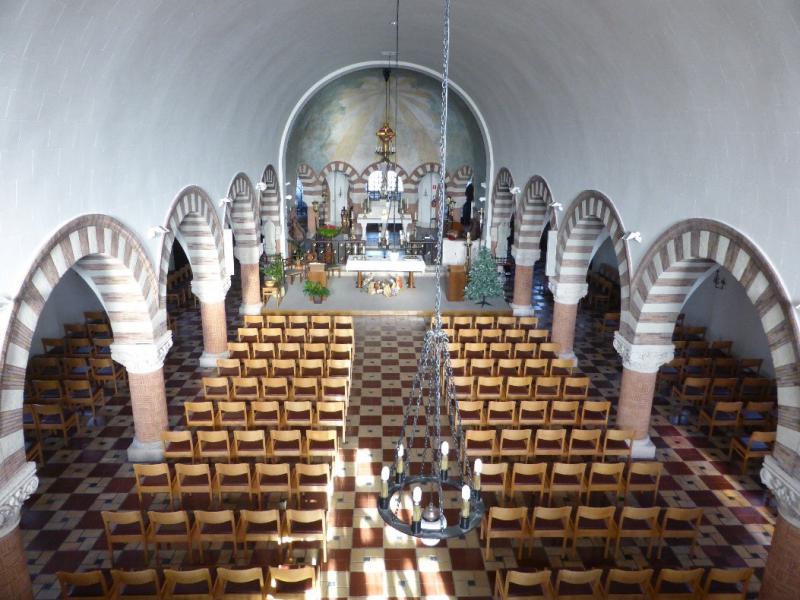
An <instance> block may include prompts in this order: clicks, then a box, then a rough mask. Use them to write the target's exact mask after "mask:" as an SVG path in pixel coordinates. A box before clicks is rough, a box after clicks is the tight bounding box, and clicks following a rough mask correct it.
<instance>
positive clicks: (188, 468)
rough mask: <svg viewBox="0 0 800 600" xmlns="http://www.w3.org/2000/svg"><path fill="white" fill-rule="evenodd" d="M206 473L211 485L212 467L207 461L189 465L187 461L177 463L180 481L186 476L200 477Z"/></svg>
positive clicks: (176, 474)
mask: <svg viewBox="0 0 800 600" xmlns="http://www.w3.org/2000/svg"><path fill="white" fill-rule="evenodd" d="M202 475H205V476H206V478H207V480H208V485H211V469H210V467H209V466H208V465H207V464H205V463H200V464H196V465H189V464H186V463H177V464H176V465H175V477H176V478H177V479H178V482H180V481H181V480H182V479H183V478H184V477H199V476H202Z"/></svg>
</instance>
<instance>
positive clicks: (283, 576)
mask: <svg viewBox="0 0 800 600" xmlns="http://www.w3.org/2000/svg"><path fill="white" fill-rule="evenodd" d="M269 587H270V589H272V590H275V592H274V594H275V595H274V598H280V599H281V600H308V599H311V598H313V599H315V600H316V599H318V598H320V590H319V580H318V579H317V571H316V568H315V567H291V568H288V567H269Z"/></svg>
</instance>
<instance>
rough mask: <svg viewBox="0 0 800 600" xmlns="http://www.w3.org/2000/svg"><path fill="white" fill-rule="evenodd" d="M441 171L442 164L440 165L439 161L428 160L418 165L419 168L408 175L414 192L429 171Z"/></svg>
mask: <svg viewBox="0 0 800 600" xmlns="http://www.w3.org/2000/svg"><path fill="white" fill-rule="evenodd" d="M441 172H442V165H440V164H439V163H438V162H426V163H422V164H421V165H419V166H417V168H416V169H414V170H413V171H411V174H410V175H409V176H408V180H409V182H410V183H411V184H412V185H413V186H414V193H416V190H417V187H418V186H419V183H420V182H421V181H422V178H423V177H425V175H427V174H428V173H441Z"/></svg>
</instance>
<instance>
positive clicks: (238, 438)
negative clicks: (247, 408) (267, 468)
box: [233, 405, 277, 460]
mask: <svg viewBox="0 0 800 600" xmlns="http://www.w3.org/2000/svg"><path fill="white" fill-rule="evenodd" d="M275 412H276V413H277V405H276V408H275ZM251 416H252V415H251ZM276 427H277V425H276ZM233 454H234V456H235V457H236V459H237V460H240V459H242V458H254V459H256V460H265V459H266V458H267V438H266V435H265V433H264V430H263V429H254V430H253V431H247V430H244V429H236V430H235V431H234V432H233Z"/></svg>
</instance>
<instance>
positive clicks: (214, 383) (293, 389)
mask: <svg viewBox="0 0 800 600" xmlns="http://www.w3.org/2000/svg"><path fill="white" fill-rule="evenodd" d="M276 369H277V367H275V366H274V365H273V371H276ZM286 369H287V371H289V372H292V371H293V369H294V365H293V364H292V365H288V366H287V367H286ZM276 372H281V373H282V374H281V375H280V376H274V377H233V378H231V380H230V383H231V385H229V382H228V378H227V377H214V378H206V379H211V382H210V383H209V382H208V381H204V382H203V395H204V397H205V398H206V399H207V400H209V401H219V402H226V401H229V400H238V401H247V402H255V401H257V400H276V401H281V400H309V401H311V402H316V401H317V400H322V401H326V400H327V401H342V402H349V398H350V379H348V378H347V377H316V376H315V377H294V376H292V375H290V374H286V371H276Z"/></svg>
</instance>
